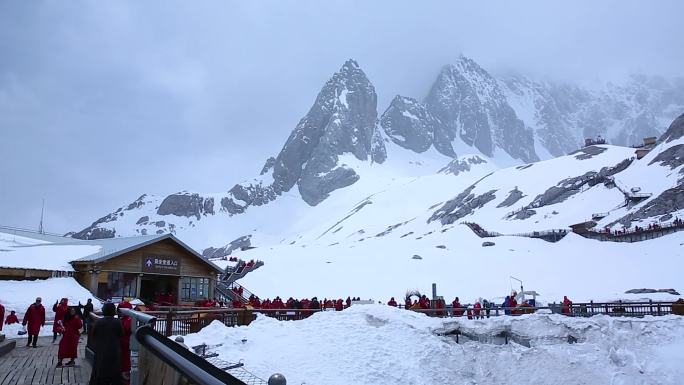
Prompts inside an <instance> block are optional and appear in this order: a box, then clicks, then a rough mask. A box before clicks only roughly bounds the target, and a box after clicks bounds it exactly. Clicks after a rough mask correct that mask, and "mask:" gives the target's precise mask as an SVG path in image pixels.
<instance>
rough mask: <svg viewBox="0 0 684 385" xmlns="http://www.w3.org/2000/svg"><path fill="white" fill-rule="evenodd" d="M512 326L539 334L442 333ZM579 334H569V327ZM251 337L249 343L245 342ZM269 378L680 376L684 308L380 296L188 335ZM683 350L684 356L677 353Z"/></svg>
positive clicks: (602, 379) (464, 380) (613, 380)
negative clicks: (444, 310)
mask: <svg viewBox="0 0 684 385" xmlns="http://www.w3.org/2000/svg"><path fill="white" fill-rule="evenodd" d="M455 327H462V328H464V329H469V330H474V331H477V332H478V333H487V332H489V333H494V332H497V331H500V330H501V329H504V328H509V329H510V330H512V331H513V332H516V333H519V334H522V335H525V336H527V337H529V338H530V339H531V347H524V346H522V345H518V344H515V343H511V344H509V345H494V344H488V343H480V342H466V343H462V344H456V343H455V340H454V339H453V337H451V336H445V335H443V332H445V331H447V330H450V329H453V328H455ZM568 334H572V335H573V336H575V337H577V338H578V339H579V342H578V343H576V344H572V345H570V344H568V343H567V342H566V339H567V335H568ZM242 339H246V342H244V343H243V342H242ZM185 343H186V344H187V345H189V346H194V345H198V344H201V343H207V344H208V345H215V344H218V343H221V344H222V346H219V347H217V348H215V349H214V350H215V351H216V352H218V353H219V356H220V358H221V359H223V360H226V361H230V362H237V361H239V360H241V361H243V362H244V363H245V368H246V369H247V370H249V371H252V372H254V373H255V374H256V375H258V376H260V377H262V378H268V376H270V375H271V374H273V373H275V372H281V373H283V374H284V375H285V376H286V378H287V380H288V383H292V384H302V383H307V384H317V385H333V384H345V385H347V384H375V385H383V384H388V385H389V384H391V385H396V384H456V383H458V384H516V385H517V384H621V385H627V384H680V383H681V378H683V376H684V367H682V366H681V365H679V364H678V361H677V360H678V359H680V358H681V357H682V356H683V355H684V317H677V316H667V317H658V318H654V317H645V318H643V319H617V318H609V317H603V316H597V317H593V318H590V319H575V318H568V317H563V316H559V315H529V316H521V317H499V318H492V319H488V320H481V321H474V320H467V319H459V320H453V319H451V320H441V319H435V318H430V317H427V316H424V315H422V314H418V313H414V312H410V311H405V310H399V309H395V308H391V307H388V306H380V305H356V306H352V307H351V308H350V309H347V310H345V311H343V312H322V313H317V314H314V315H313V316H312V317H310V318H308V319H306V320H302V321H288V322H280V321H276V320H274V319H271V318H266V317H259V318H258V319H257V320H256V321H255V322H253V323H252V324H251V325H250V326H247V327H233V328H231V327H225V326H223V325H222V324H220V323H218V322H214V323H213V324H211V325H210V326H208V327H206V328H205V329H203V330H202V331H201V332H200V333H197V334H190V335H188V336H186V337H185ZM678 357H679V358H678Z"/></svg>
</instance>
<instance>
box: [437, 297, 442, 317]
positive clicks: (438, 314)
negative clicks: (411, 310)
mask: <svg viewBox="0 0 684 385" xmlns="http://www.w3.org/2000/svg"><path fill="white" fill-rule="evenodd" d="M435 306H436V307H437V312H436V314H437V316H438V317H443V316H444V300H443V299H441V298H440V299H438V300H437V302H436V304H435Z"/></svg>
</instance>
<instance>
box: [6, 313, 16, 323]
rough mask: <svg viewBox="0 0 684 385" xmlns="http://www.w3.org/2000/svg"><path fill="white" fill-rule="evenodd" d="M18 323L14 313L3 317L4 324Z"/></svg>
mask: <svg viewBox="0 0 684 385" xmlns="http://www.w3.org/2000/svg"><path fill="white" fill-rule="evenodd" d="M18 323H19V318H17V315H16V314H10V315H8V316H7V318H5V324H6V325H11V324H18Z"/></svg>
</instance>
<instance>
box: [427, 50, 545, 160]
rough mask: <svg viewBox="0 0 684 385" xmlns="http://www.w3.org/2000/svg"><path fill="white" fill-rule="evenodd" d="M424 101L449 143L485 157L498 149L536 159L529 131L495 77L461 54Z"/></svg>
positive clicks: (527, 158)
mask: <svg viewBox="0 0 684 385" xmlns="http://www.w3.org/2000/svg"><path fill="white" fill-rule="evenodd" d="M425 104H426V105H427V106H428V110H429V111H430V113H431V114H432V115H433V116H434V117H435V118H437V119H438V120H439V121H440V122H441V123H442V125H443V127H444V129H443V131H444V134H445V137H446V138H448V140H450V141H452V142H453V141H454V140H455V139H460V140H461V141H463V142H464V143H465V144H466V145H468V146H472V147H475V148H477V149H478V150H479V151H480V152H482V153H483V154H485V155H487V156H493V155H494V152H495V150H496V148H500V149H501V150H503V151H504V152H506V153H507V154H508V155H510V156H511V157H512V158H515V159H520V160H522V161H525V162H530V161H535V160H538V159H539V157H538V156H537V154H536V152H535V148H534V136H533V133H532V131H531V130H528V129H527V128H526V127H525V124H524V123H523V122H522V121H521V120H520V119H518V117H517V116H516V113H515V111H514V110H513V108H512V107H511V106H510V105H509V104H508V101H507V100H506V97H505V94H504V93H503V91H502V90H501V88H500V87H499V84H498V82H497V80H496V79H495V78H494V77H492V76H491V75H490V74H489V73H488V72H487V71H485V70H484V69H483V68H482V67H480V66H479V65H478V64H477V63H475V62H474V61H473V60H471V59H469V58H467V57H465V56H462V57H460V58H459V60H457V62H456V63H454V64H450V65H447V66H444V67H443V68H442V70H441V71H440V73H439V75H438V76H437V80H436V81H435V82H434V83H433V85H432V88H431V89H430V92H429V93H428V96H427V98H426V99H425Z"/></svg>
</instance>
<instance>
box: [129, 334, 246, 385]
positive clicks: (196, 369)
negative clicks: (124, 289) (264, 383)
mask: <svg viewBox="0 0 684 385" xmlns="http://www.w3.org/2000/svg"><path fill="white" fill-rule="evenodd" d="M135 339H136V340H137V341H138V342H139V343H140V345H141V346H142V347H143V348H144V349H146V350H147V351H149V352H150V353H151V354H152V355H154V357H156V358H158V359H159V360H161V361H162V362H163V363H165V364H166V365H168V366H170V367H171V368H173V370H174V371H175V372H177V373H178V374H179V375H180V376H182V377H183V378H184V379H185V381H181V382H185V383H191V384H201V385H225V384H228V385H245V383H244V382H242V381H240V380H239V379H237V378H235V377H234V376H233V375H231V374H230V373H228V372H226V371H223V370H221V369H219V368H217V367H216V366H214V365H212V364H211V363H210V362H208V361H207V360H206V359H204V358H202V357H200V356H198V355H196V354H195V353H193V352H191V351H190V350H188V349H187V348H186V347H184V346H181V345H180V344H178V343H176V342H174V341H171V340H170V339H168V338H166V337H165V336H163V335H161V334H160V333H158V332H156V331H155V330H154V329H153V328H152V327H150V326H143V327H140V328H138V329H137V330H136V331H135ZM131 380H132V379H131ZM131 385H133V381H131Z"/></svg>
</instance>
